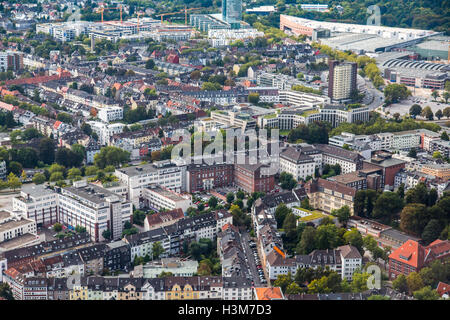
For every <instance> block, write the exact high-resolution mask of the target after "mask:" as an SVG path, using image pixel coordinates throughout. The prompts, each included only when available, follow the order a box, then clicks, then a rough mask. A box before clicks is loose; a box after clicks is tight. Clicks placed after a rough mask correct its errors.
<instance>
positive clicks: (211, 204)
mask: <svg viewBox="0 0 450 320" xmlns="http://www.w3.org/2000/svg"><path fill="white" fill-rule="evenodd" d="M217 203H218V200H217V198H216V197H214V196H212V197H211V198H209V200H208V206H209V207H210V208H212V209H214V208H215V207H217Z"/></svg>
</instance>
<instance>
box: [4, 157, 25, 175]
mask: <svg viewBox="0 0 450 320" xmlns="http://www.w3.org/2000/svg"><path fill="white" fill-rule="evenodd" d="M8 169H9V170H8V171H9V172H10V173H14V174H15V175H16V176H19V175H20V174H21V173H22V171H23V167H22V164H20V163H19V162H17V161H11V162H10V163H9V166H8Z"/></svg>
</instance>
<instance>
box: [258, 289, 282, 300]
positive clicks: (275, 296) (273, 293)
mask: <svg viewBox="0 0 450 320" xmlns="http://www.w3.org/2000/svg"><path fill="white" fill-rule="evenodd" d="M253 296H254V298H255V300H285V299H286V297H285V296H284V294H283V292H282V291H281V288H280V287H268V288H253Z"/></svg>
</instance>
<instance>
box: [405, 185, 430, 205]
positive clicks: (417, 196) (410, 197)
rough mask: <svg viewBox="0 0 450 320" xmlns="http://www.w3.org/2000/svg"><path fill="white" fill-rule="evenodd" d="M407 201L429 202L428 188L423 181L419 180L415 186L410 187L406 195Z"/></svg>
mask: <svg viewBox="0 0 450 320" xmlns="http://www.w3.org/2000/svg"><path fill="white" fill-rule="evenodd" d="M405 201H406V203H422V204H427V203H428V190H427V186H426V185H425V183H423V182H419V183H418V184H417V185H416V186H415V187H414V188H411V189H409V190H408V191H407V192H406V196H405Z"/></svg>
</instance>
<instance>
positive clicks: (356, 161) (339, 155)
mask: <svg viewBox="0 0 450 320" xmlns="http://www.w3.org/2000/svg"><path fill="white" fill-rule="evenodd" d="M314 147H315V148H316V149H317V150H319V151H320V153H321V154H322V166H324V165H326V164H328V165H330V166H332V165H336V164H339V165H340V166H341V173H343V174H345V173H349V172H354V171H357V170H359V169H362V168H363V157H362V156H361V155H360V154H359V153H357V152H354V151H349V150H345V149H342V148H338V147H335V146H331V145H328V144H317V145H314ZM322 166H321V167H322Z"/></svg>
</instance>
